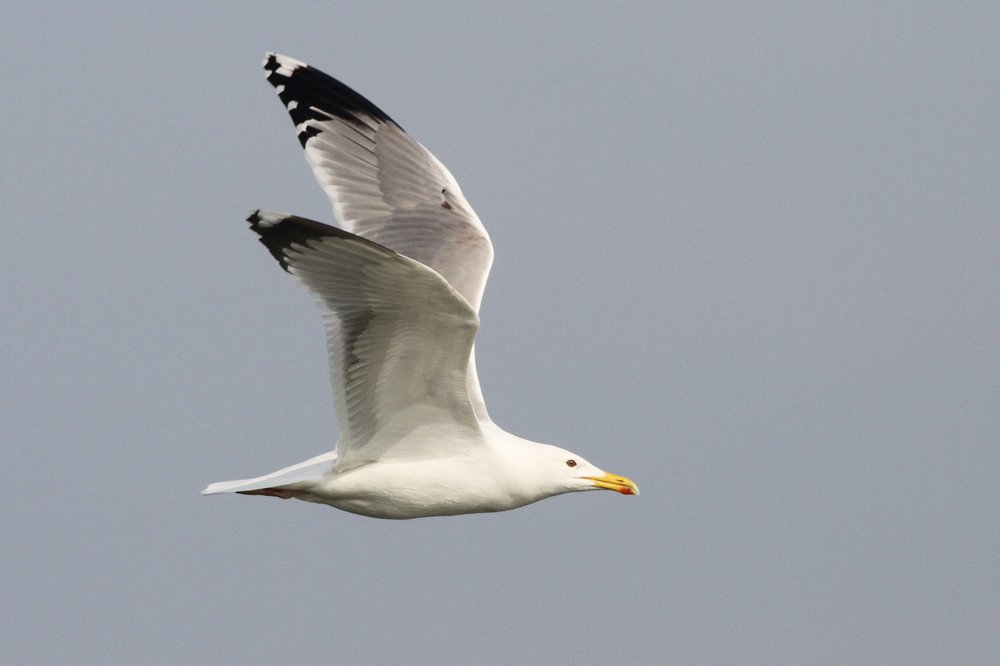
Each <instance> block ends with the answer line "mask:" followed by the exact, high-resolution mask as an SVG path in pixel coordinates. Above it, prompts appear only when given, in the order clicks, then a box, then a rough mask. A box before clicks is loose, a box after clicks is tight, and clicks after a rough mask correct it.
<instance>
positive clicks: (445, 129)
mask: <svg viewBox="0 0 1000 666" xmlns="http://www.w3.org/2000/svg"><path fill="white" fill-rule="evenodd" d="M68 4H69V3H52V4H47V3H26V2H14V3H6V4H5V5H4V9H3V10H2V17H0V37H2V43H3V45H4V53H5V58H4V62H5V64H4V66H3V68H2V70H0V82H2V84H3V90H4V94H3V95H2V97H0V109H2V118H3V122H2V124H0V132H2V150H0V165H2V173H3V178H2V179H0V201H2V204H3V211H4V212H3V216H4V221H3V227H2V228H3V230H4V238H3V242H2V243H0V266H2V271H3V283H2V284H3V286H2V288H0V311H2V313H3V315H2V319H0V335H2V337H0V341H2V349H0V354H2V356H0V359H2V383H0V437H2V442H3V449H2V451H3V465H2V466H0V489H2V491H0V492H2V498H3V500H2V504H0V511H2V525H0V529H2V534H3V538H2V543H3V549H2V555H0V571H2V572H3V578H4V583H3V592H2V595H0V614H2V617H0V634H2V637H0V661H2V662H3V663H8V664H15V663H21V664H27V663H32V664H49V663H53V664H55V663H74V664H98V663H100V664H110V663H129V664H135V663H142V664H178V663H185V664H218V663H224V662H228V663H293V662H305V661H311V662H323V663H334V664H349V663H359V664H360V663H363V664H392V663H407V664H438V663H456V664H457V663H468V664H499V663H529V664H581V663H605V662H608V661H613V662H615V663H623V664H629V663H632V664H706V665H708V664H711V665H718V664H945V663H947V664H995V663H998V662H1000V619H998V618H1000V564H998V560H1000V558H998V552H1000V525H998V505H1000V482H998V471H1000V453H998V434H1000V409H998V407H1000V355H998V342H1000V224H998V223H1000V199H998V196H1000V195H998V193H1000V169H998V156H1000V122H998V120H1000V86H998V81H1000V10H998V8H997V5H996V3H987V2H981V3H975V2H972V3H921V2H887V3H870V2H844V3H808V2H807V3H761V4H756V5H752V4H750V3H676V4H674V3H648V4H642V3H637V4H627V5H625V6H622V5H621V3H607V4H601V3H545V4H544V5H541V4H540V3H539V4H534V3H525V4H509V3H504V4H502V5H498V6H495V7H492V6H490V5H493V4H495V3H488V4H487V3H482V4H469V3H459V2H454V3H443V2H435V3H405V4H404V3H371V2H364V3H337V2H325V3H295V2H285V3H273V2H272V3H235V2H232V3H213V4H209V5H207V6H206V5H205V3H169V4H168V3H162V4H153V3H149V4H144V3H124V2H123V3H78V4H80V5H81V6H80V7H78V8H74V9H71V8H68V7H67V5H68ZM85 4H86V5H88V6H87V7H86V8H85V7H83V6H82V5H85ZM272 49H274V50H280V51H282V52H284V53H287V54H288V55H291V56H293V57H297V58H300V59H303V60H306V61H307V62H309V63H311V64H314V65H316V66H317V67H319V68H321V69H323V70H325V71H327V72H329V73H331V74H333V75H334V76H337V77H339V78H342V79H343V80H344V81H345V82H347V83H348V84H349V85H352V86H354V87H356V88H357V89H358V90H360V91H361V92H362V93H363V94H365V95H366V96H368V97H370V98H371V99H372V100H373V101H375V103H376V104H378V105H380V106H381V107H382V108H384V109H385V110H386V111H387V112H388V113H389V114H390V115H392V116H393V117H394V118H396V119H397V120H398V121H399V122H400V124H401V125H402V126H403V127H405V128H406V129H407V130H408V131H409V132H410V133H411V134H413V135H414V136H415V137H416V138H417V139H418V140H420V141H421V142H423V143H424V144H425V145H427V146H428V147H429V148H430V149H431V150H432V151H433V152H434V153H435V154H436V155H437V156H438V157H439V158H440V159H441V160H442V161H443V162H445V163H446V164H447V165H448V166H449V167H450V168H451V170H452V171H453V173H454V174H455V175H456V177H457V178H458V180H459V182H460V183H461V184H462V186H463V189H464V191H465V194H466V196H467V197H468V199H469V200H470V201H471V202H472V204H473V205H474V206H475V207H476V210H477V212H478V213H479V215H480V217H481V218H482V219H483V221H484V223H485V224H486V226H487V228H488V229H489V231H490V233H491V235H492V238H493V242H494V244H495V247H496V256H497V259H496V263H495V267H494V270H493V274H492V279H491V282H490V285H489V288H488V289H487V292H486V298H485V302H484V307H483V313H482V321H483V325H482V335H481V337H480V341H479V343H478V345H477V349H478V352H479V370H480V375H481V377H482V380H483V388H484V391H485V394H486V396H487V400H488V404H489V407H490V411H491V413H492V414H493V416H494V418H495V419H496V420H497V421H498V422H499V423H500V424H501V425H503V426H505V427H506V428H508V429H510V430H511V431H513V432H515V433H518V434H521V435H524V436H528V437H531V438H533V439H537V440H541V441H550V442H553V443H557V444H561V445H563V446H566V447H569V448H572V449H574V450H576V451H578V452H579V453H581V454H582V455H585V456H587V457H588V458H590V459H591V460H592V461H594V462H595V463H596V464H598V465H600V466H602V467H605V468H606V469H608V470H610V471H613V472H617V473H621V474H626V475H628V476H631V477H633V478H634V479H635V480H636V481H637V482H638V483H639V485H640V487H641V488H642V495H641V496H640V497H635V498H631V497H622V496H619V495H615V494H612V493H587V494H583V495H571V496H562V497H558V498H555V499H551V500H547V501H545V502H542V503H540V504H537V505H534V506H531V507H528V508H525V509H522V510H518V511H514V512H509V513H505V514H495V515H479V516H463V517H457V518H448V519H428V520H418V521H411V522H388V521H378V520H372V519H364V518H359V517H356V516H352V515H349V514H345V513H340V512H336V511H334V510H332V509H328V508H326V507H320V506H313V505H308V504H304V503H297V502H282V501H278V500H274V499H270V498H257V497H253V498H250V497H236V496H225V497H212V498H205V497H201V496H199V494H198V491H199V490H200V489H201V488H202V487H203V486H204V485H205V484H206V483H208V482H211V481H218V480H224V479H231V478H240V477H245V476H254V475H257V474H261V473H264V472H268V471H271V470H273V469H276V468H278V467H280V466H284V465H286V464H289V463H293V462H297V461H299V460H302V459H305V458H307V457H309V456H312V455H315V454H318V453H320V452H322V451H325V450H328V449H330V448H331V447H332V444H333V442H334V440H335V437H336V424H335V423H334V419H333V413H332V409H331V407H330V393H329V388H328V385H327V376H326V369H325V358H324V341H323V338H322V332H321V325H320V321H319V316H318V314H317V312H316V310H315V309H314V307H313V305H312V303H311V300H310V298H309V296H308V295H307V294H306V293H305V292H304V291H303V290H301V289H300V288H299V287H298V286H296V285H295V284H294V283H293V281H292V280H290V279H288V277H287V276H285V275H283V274H282V272H281V271H280V270H279V269H278V267H277V266H276V265H275V263H274V262H273V260H272V259H271V258H270V256H268V254H267V252H266V251H265V250H264V249H263V248H262V247H260V246H259V244H258V243H257V242H256V241H255V240H254V238H253V235H252V234H251V233H250V232H249V231H248V230H247V229H246V224H245V223H244V222H243V221H242V220H243V218H244V217H245V216H246V215H247V213H248V212H249V211H250V210H252V209H254V208H257V207H264V208H270V209H275V210H284V211H289V212H295V213H298V214H300V215H305V216H308V217H313V218H317V219H321V220H330V219H331V214H330V211H329V208H328V205H327V203H326V200H325V198H324V197H323V194H322V192H321V191H320V190H319V188H318V187H316V185H315V183H314V182H313V179H312V176H311V174H310V173H309V170H308V168H307V166H306V164H305V161H304V160H303V158H302V155H301V149H300V148H299V145H298V143H297V141H296V139H295V134H294V131H293V128H292V126H291V123H290V122H289V120H288V119H287V117H286V114H285V112H284V110H283V109H282V107H281V104H280V103H279V102H278V100H277V99H276V97H275V95H274V93H273V91H272V90H271V88H270V86H268V85H267V84H266V83H265V81H264V78H263V73H262V71H261V70H260V68H259V62H260V60H261V58H262V57H263V55H264V53H265V52H266V51H268V50H272Z"/></svg>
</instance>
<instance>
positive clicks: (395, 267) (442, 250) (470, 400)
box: [203, 54, 638, 519]
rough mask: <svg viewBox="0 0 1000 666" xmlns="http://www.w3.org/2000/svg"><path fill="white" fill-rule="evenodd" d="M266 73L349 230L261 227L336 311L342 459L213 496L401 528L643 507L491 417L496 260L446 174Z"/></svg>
mask: <svg viewBox="0 0 1000 666" xmlns="http://www.w3.org/2000/svg"><path fill="white" fill-rule="evenodd" d="M264 68H265V70H267V72H268V81H269V82H270V83H271V84H272V85H274V86H275V88H276V89H277V91H278V94H279V97H280V98H281V100H282V101H283V102H284V103H285V105H286V108H287V110H288V112H289V114H290V115H291V116H292V120H293V122H295V124H296V128H297V129H298V131H299V140H300V142H301V143H302V145H303V147H304V148H305V151H306V157H307V159H308V161H309V162H310V164H311V165H312V166H313V171H314V174H315V175H316V178H317V180H318V181H319V182H320V185H321V186H322V187H323V188H324V190H325V191H326V192H327V194H328V196H329V197H330V199H331V201H332V203H333V208H334V212H335V214H336V216H337V218H338V220H339V221H340V222H341V225H342V226H343V227H344V229H338V228H336V227H331V226H328V225H325V224H322V223H320V222H315V221H313V220H307V219H305V218H301V217H297V216H294V215H286V214H283V213H272V212H266V211H256V212H254V213H253V214H252V215H251V216H250V217H249V218H248V220H249V222H250V226H251V229H252V230H253V231H255V232H256V233H257V234H258V235H259V236H260V240H261V242H262V243H263V244H264V245H265V246H266V247H267V248H268V250H269V251H270V252H271V254H272V255H273V256H274V257H275V258H276V259H277V260H278V262H279V263H280V264H281V266H282V267H283V268H284V269H285V270H286V271H288V272H289V273H291V274H292V275H293V276H294V277H295V278H297V279H298V280H299V282H301V283H302V284H303V285H304V286H305V287H306V288H307V289H308V290H309V291H310V292H311V293H312V294H313V296H314V297H315V298H316V300H317V303H318V305H319V307H320V309H321V310H322V312H323V319H324V323H325V325H326V331H327V348H328V352H329V362H330V375H331V383H332V385H333V390H334V406H335V410H336V413H337V421H338V425H339V427H340V430H341V437H340V440H339V441H338V444H337V450H336V451H335V452H330V453H326V454H323V455H321V456H317V457H316V458H312V459H310V460H307V461H305V462H302V463H299V464H297V465H292V466H291V467H287V468H285V469H282V470H278V471H277V472H273V473H271V474H267V475H265V476H262V477H258V478H255V479H244V480H240V481H225V482H221V483H214V484H211V485H210V486H209V487H208V488H206V489H205V490H204V491H203V492H204V493H205V494H216V493H226V492H236V493H242V494H250V495H255V494H257V495H270V496H275V497H282V498H292V497H294V498H298V499H302V500H306V501H311V502H319V503H323V504H329V505H331V506H334V507H337V508H340V509H343V510H345V511H350V512H352V513H358V514H362V515H366V516H372V517H376V518H396V519H401V518H419V517H425V516H441V515H455V514H463V513H479V512H489V511H503V510H507V509H513V508H517V507H520V506H524V505H525V504H530V503H532V502H535V501H538V500H540V499H543V498H545V497H550V496H552V495H556V494H560V493H564V492H571V491H576V490H591V489H597V488H606V489H611V490H616V491H618V492H621V493H624V494H636V493H638V488H637V487H636V486H635V484H634V483H632V482H631V481H630V480H628V479H626V478H624V477H619V476H615V475H612V474H607V473H605V472H603V471H602V470H600V469H598V468H596V467H594V466H593V465H591V464H590V463H588V462H587V461H586V460H584V459H583V458H581V457H580V456H578V455H576V454H573V453H570V452H569V451H566V450H564V449H561V448H559V447H555V446H550V445H548V444H539V443H536V442H530V441H528V440H525V439H522V438H520V437H516V436H514V435H511V434H509V433H507V432H505V431H503V430H502V429H500V428H499V427H498V426H496V424H494V423H493V421H492V420H491V419H490V418H489V415H488V413H487V411H486V406H485V402H484V401H483V397H482V392H481V390H480V388H479V381H478V377H477V374H476V366H475V358H474V354H473V341H474V339H475V335H476V332H477V331H478V328H479V316H478V310H479V304H480V301H481V299H482V293H483V289H484V287H485V285H486V278H487V276H488V274H489V269H490V266H491V264H492V261H493V246H492V244H491V243H490V240H489V236H488V235H487V234H486V230H485V229H484V228H483V226H482V223H481V222H480V221H479V218H478V217H476V214H475V212H474V211H473V210H472V208H471V206H469V204H468V202H467V201H466V200H465V198H464V196H463V195H462V192H461V189H460V188H459V187H458V184H457V183H456V182H455V180H454V178H453V177H452V176H451V174H450V173H449V172H448V170H447V169H446V168H445V167H444V165H442V164H441V163H440V162H439V161H438V160H437V159H436V158H434V156H433V155H431V154H430V153H429V152H428V151H427V150H426V149H425V148H424V147H423V146H421V145H420V144H419V143H417V142H415V141H413V140H412V139H411V138H410V137H409V136H408V135H407V134H406V133H405V132H403V130H402V129H401V128H400V127H399V126H398V125H397V124H396V123H395V122H393V121H392V120H391V119H390V118H389V117H388V116H387V115H386V114H385V113H384V112H382V111H381V110H380V109H378V107H376V106H374V105H373V104H372V103H371V102H369V101H368V100H366V99H365V98H363V97H361V96H360V95H358V94H357V93H356V92H354V91H353V90H351V89H350V88H347V87H346V86H344V85H343V84H342V83H340V82H339V81H336V80H335V79H332V78H330V77H328V76H327V75H325V74H323V73H322V72H320V71H318V70H316V69H314V68H312V67H309V66H308V65H305V64H304V63H301V62H299V61H297V60H293V59H291V58H287V57H285V56H280V55H277V54H270V55H269V56H268V57H267V58H266V59H265V61H264Z"/></svg>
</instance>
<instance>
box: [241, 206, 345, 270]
mask: <svg viewBox="0 0 1000 666" xmlns="http://www.w3.org/2000/svg"><path fill="white" fill-rule="evenodd" d="M247 222H249V223H250V229H251V230H252V231H253V232H254V233H256V234H257V236H258V237H259V238H258V240H260V242H261V243H262V244H263V245H264V247H266V248H267V250H268V252H270V253H271V256H273V257H274V258H275V259H277V260H278V263H279V264H281V267H282V268H283V269H285V271H286V272H291V271H289V263H288V250H289V248H291V246H292V245H308V243H309V241H310V240H316V239H319V238H325V237H327V236H340V235H342V234H346V233H347V232H346V231H344V230H342V229H338V228H336V227H331V226H330V225H328V224H323V223H322V222H317V221H316V220H310V219H308V218H305V217H299V216H298V215H289V214H287V213H275V212H273V211H268V210H261V209H259V208H258V209H257V210H255V211H254V212H252V213H250V215H249V216H248V217H247Z"/></svg>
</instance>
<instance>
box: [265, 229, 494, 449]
mask: <svg viewBox="0 0 1000 666" xmlns="http://www.w3.org/2000/svg"><path fill="white" fill-rule="evenodd" d="M248 221H249V222H250V228H251V229H253V231H255V232H256V233H257V234H258V235H259V236H260V241H261V242H262V243H263V244H264V245H265V246H266V247H267V249H268V250H270V252H271V254H272V255H273V256H274V257H275V258H276V259H277V260H278V262H279V263H280V264H281V266H282V267H283V268H284V269H285V270H286V271H288V272H289V273H291V274H292V275H293V276H294V277H295V278H296V279H297V280H298V281H299V282H301V283H302V284H303V285H304V286H305V287H306V289H308V290H309V292H310V293H312V295H313V296H314V297H315V299H316V302H317V303H318V305H319V307H320V309H321V310H322V311H323V319H324V322H325V324H326V332H327V351H328V352H329V357H330V375H331V377H332V378H333V381H332V384H333V392H334V404H335V407H336V411H337V420H338V425H339V426H340V429H341V438H340V441H339V442H338V445H337V452H338V459H337V466H338V467H339V468H350V467H353V466H356V465H359V464H363V463H365V462H371V461H374V460H384V459H386V458H388V457H407V456H420V457H424V455H425V452H424V451H422V450H421V449H419V448H414V445H413V444H412V442H413V438H410V439H409V440H407V439H406V438H405V435H408V434H411V433H413V432H414V431H415V429H416V428H417V426H419V427H420V428H421V429H422V432H433V433H435V434H437V435H438V436H437V437H435V438H434V448H433V455H453V454H455V453H456V452H457V451H458V450H459V449H462V448H465V447H468V446H474V445H477V442H479V441H481V430H480V427H479V421H478V420H477V418H476V416H475V413H474V412H473V409H472V404H471V403H470V400H469V395H468V391H467V390H466V384H465V379H466V367H467V363H468V358H469V354H470V352H471V351H472V343H473V340H474V338H475V335H476V331H477V330H478V328H479V316H478V314H476V311H475V310H473V309H472V307H470V306H469V304H468V303H467V302H466V300H465V299H464V298H462V296H461V295H459V294H458V293H457V292H456V291H455V289H454V288H452V286H451V285H449V284H448V283H447V282H446V281H445V280H444V279H443V278H442V277H441V276H440V275H438V274H437V273H436V272H434V271H432V270H430V269H429V268H427V267H426V266H424V265H423V264H421V263H419V262H416V261H413V260H412V259H409V258H407V257H404V256H402V255H400V254H397V253H396V252H393V251H392V250H389V249H387V248H385V247H382V246H381V245H379V244H378V243H374V242H372V241H369V240H367V239H365V238H362V237H360V236H357V235H355V234H352V233H350V232H347V231H344V230H342V229H337V228H335V227H331V226H328V225H325V224H322V223H320V222H315V221H313V220H308V219H305V218H301V217H297V216H294V215H285V214H283V213H272V212H266V211H256V212H255V213H254V214H252V215H251V216H250V217H249V218H248ZM408 442H409V443H408ZM415 446H417V447H419V446H420V444H419V442H418V443H417V444H416V445H415Z"/></svg>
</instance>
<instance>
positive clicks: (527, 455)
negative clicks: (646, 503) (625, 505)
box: [518, 440, 639, 501]
mask: <svg viewBox="0 0 1000 666" xmlns="http://www.w3.org/2000/svg"><path fill="white" fill-rule="evenodd" d="M522 442H523V443H524V444H525V446H523V447H519V448H520V449H521V450H520V452H519V455H518V459H519V460H518V467H519V470H518V472H519V476H520V478H521V480H522V481H523V482H524V483H525V485H526V486H527V487H528V488H530V489H531V490H532V491H533V492H532V493H531V494H537V495H539V496H537V497H535V498H534V499H533V500H531V501H534V500H536V499H542V498H543V497H550V496H552V495H559V494H561V493H571V492H578V491H581V490H614V491H616V492H619V493H621V494H623V495H638V494H639V487H638V486H637V485H635V482H633V481H632V480H631V479H628V478H626V477H624V476H618V475H617V474H609V473H608V472H605V471H604V470H602V469H600V468H599V467H596V466H595V465H593V464H591V463H590V462H589V461H587V459H585V458H584V457H583V456H580V455H577V454H575V453H573V452H572V451H567V450H566V449H561V448H559V447H558V446H552V445H550V444H538V443H536V442H527V441H524V440H522Z"/></svg>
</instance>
